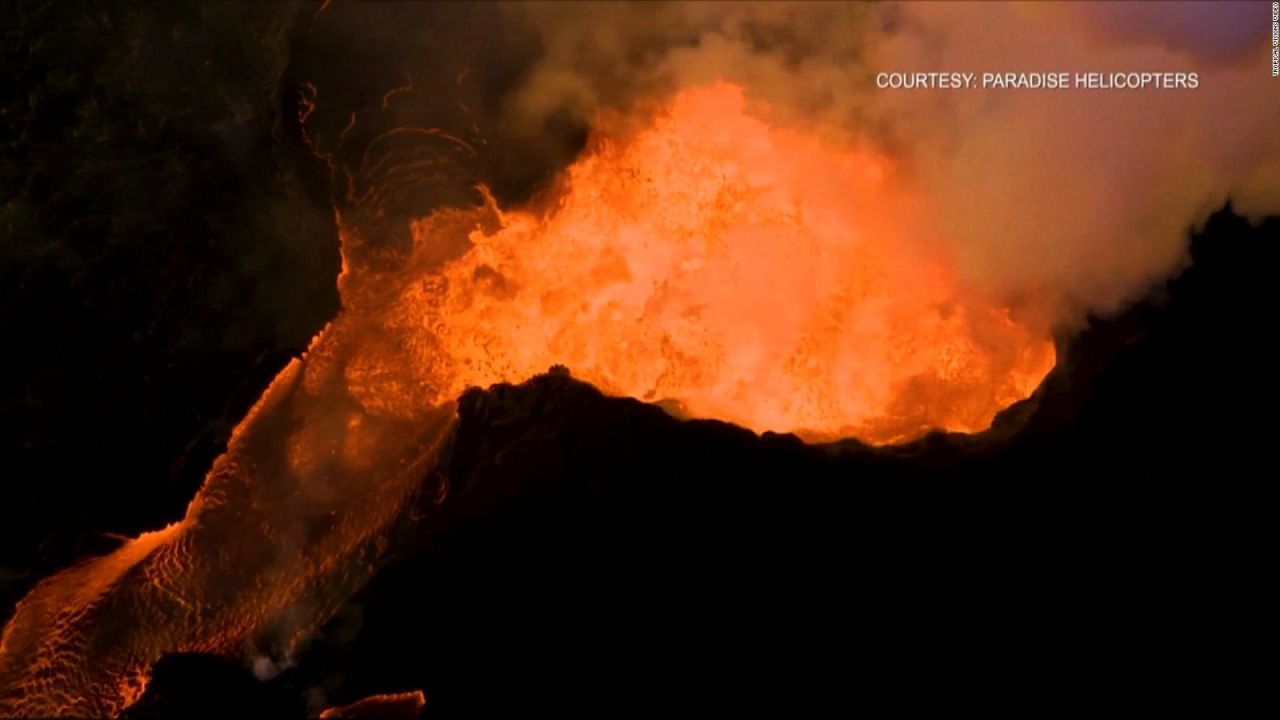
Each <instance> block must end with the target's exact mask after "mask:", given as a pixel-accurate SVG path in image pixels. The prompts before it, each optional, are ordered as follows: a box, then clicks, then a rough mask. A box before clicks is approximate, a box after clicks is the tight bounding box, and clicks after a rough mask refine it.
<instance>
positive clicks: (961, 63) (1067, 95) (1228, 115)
mask: <svg viewBox="0 0 1280 720" xmlns="http://www.w3.org/2000/svg"><path fill="white" fill-rule="evenodd" d="M505 12H506V15H507V17H508V19H509V20H511V21H512V22H513V23H516V24H518V25H520V26H521V27H523V28H529V29H531V30H532V31H533V32H534V33H535V34H536V35H537V36H538V38H539V40H540V42H541V47H542V51H543V52H542V56H541V58H540V59H539V60H538V62H537V63H536V64H535V65H534V66H533V68H532V69H531V70H530V71H529V73H528V74H527V76H526V78H525V81H524V82H523V84H522V85H520V86H519V87H518V88H517V89H516V90H515V91H514V92H513V93H511V95H510V96H509V97H508V99H507V104H506V107H505V111H506V120H507V122H508V124H509V125H510V126H511V127H515V128H521V127H523V128H531V129H536V128H541V127H544V126H545V123H546V120H547V118H549V117H553V116H563V115H565V114H569V115H571V116H572V117H574V118H577V119H579V121H580V122H582V123H583V124H586V125H590V124H591V120H592V118H593V116H594V114H595V113H598V112H599V111H601V110H602V109H606V108H613V107H618V106H626V105H629V104H635V103H643V102H646V101H648V100H650V99H656V98H660V97H662V96H664V95H665V94H666V93H669V92H671V91H673V90H675V89H679V88H682V87H688V86H691V85H698V84H706V83H710V82H714V81H716V80H728V81H731V82H735V83H738V84H740V85H742V86H743V87H745V88H746V89H747V92H748V93H749V95H750V99H751V100H753V101H754V102H755V103H756V104H757V106H758V109H759V111H761V112H767V113H769V115H770V118H771V119H772V120H775V121H778V122H783V123H788V124H801V125H805V126H807V127H808V129H810V130H814V131H817V132H820V133H821V134H822V135H823V136H824V137H827V138H829V139H830V140H831V141H832V142H838V143H851V142H853V143H871V144H873V145H875V146H877V147H878V148H879V149H880V150H881V151H884V152H887V153H889V154H890V155H891V156H892V157H894V158H895V159H896V161H897V162H898V165H899V170H900V172H901V173H903V174H904V175H905V177H906V178H907V179H908V181H909V182H910V184H911V186H912V188H913V190H914V191H915V193H916V194H917V195H918V196H919V198H920V200H919V202H920V206H919V208H918V210H917V214H918V217H913V218H910V221H911V222H912V223H920V224H921V227H923V228H924V231H925V232H927V233H930V234H931V235H934V236H936V237H937V238H938V239H940V240H941V241H943V242H944V243H946V246H947V247H949V249H950V251H951V254H952V255H953V257H954V259H955V261H956V263H957V265H958V267H959V269H960V270H961V272H962V273H963V274H964V276H965V277H966V278H967V279H968V280H969V281H970V282H971V284H972V285H973V286H975V287H977V288H980V289H982V290H983V291H984V292H988V293H992V294H994V295H997V296H999V297H1000V298H1002V299H1004V300H1006V301H1008V302H1011V303H1022V304H1024V305H1029V306H1031V307H1033V308H1034V309H1036V310H1038V311H1040V313H1042V314H1043V315H1044V316H1045V317H1046V318H1047V320H1048V321H1049V322H1051V323H1052V324H1054V325H1055V326H1057V327H1058V328H1069V327H1073V326H1077V325H1078V324H1079V323H1081V322H1082V321H1083V320H1084V318H1085V317H1086V316H1087V315H1088V314H1089V313H1094V314H1108V313H1112V312H1115V311H1117V310H1118V309H1120V308H1122V307H1123V306H1124V305H1125V304H1127V303H1129V302H1131V301H1133V300H1134V299H1136V298H1138V297H1140V296H1141V295H1142V294H1144V293H1146V292H1147V291H1148V290H1150V289H1151V287H1152V285H1153V284H1154V283H1156V282H1158V281H1160V280H1162V279H1164V278H1166V277H1168V276H1169V275H1170V274H1172V273H1173V272H1175V271H1177V270H1178V269H1179V268H1181V267H1182V266H1183V265H1184V264H1185V262H1186V259H1187V252H1186V249H1187V242H1188V237H1189V232H1190V231H1191V230H1192V229H1193V228H1194V227H1195V226H1197V225H1198V224H1200V223H1201V222H1203V220H1204V219H1205V218H1206V217H1207V216H1208V214H1209V213H1210V212H1212V211H1213V210H1215V209H1217V208H1218V207H1221V206H1222V205H1223V203H1224V202H1226V201H1227V200H1228V199H1230V200H1231V201H1232V202H1233V203H1234V206H1235V208H1236V210H1237V211H1240V212H1243V213H1245V214H1247V215H1260V214H1269V213H1273V212H1276V211H1277V210H1280V187H1277V186H1280V140H1278V139H1277V133H1276V132H1275V130H1274V126H1273V123H1271V122H1269V121H1272V120H1273V119H1274V118H1275V117H1277V116H1280V93H1276V92H1274V89H1275V88H1274V87H1273V86H1272V87H1269V86H1268V85H1267V83H1268V82H1273V79H1272V78H1271V77H1269V72H1270V67H1269V59H1268V57H1267V49H1268V47H1269V45H1268V43H1269V38H1268V35H1267V33H1268V32H1269V20H1270V18H1269V14H1268V13H1269V7H1268V6H1267V5H1266V4H1265V3H1175V4H1172V5H1169V4H1161V5H1159V6H1158V7H1157V6H1156V5H1154V4H1145V3H1126V4H1123V6H1107V5H1103V4H1095V3H1067V4H1061V5H1056V4H1043V3H1035V4H1030V3H1028V4H1012V3H1010V4H995V3H985V2H984V3H973V4H966V3H953V2H948V3H937V4H934V3H914V2H913V3H904V4H898V5H874V6H869V5H851V4H850V5H846V4H838V3H825V2H823V3H813V4H804V3H790V2H788V3H749V4H748V3H744V4H731V5H727V4H722V3H687V4H663V5H656V6H655V5H653V4H649V3H644V4H617V3H600V4H582V5H578V4H568V3H552V4H524V3H521V4H516V5H512V6H510V7H507V8H505ZM882 71H884V72H930V71H942V72H971V73H976V74H978V75H979V76H980V75H981V73H983V72H1001V73H1007V72H1068V73H1071V74H1073V75H1074V74H1075V73H1087V72H1103V73H1106V72H1165V71H1169V72H1184V73H1197V74H1198V78H1199V82H1198V85H1199V86H1198V87H1197V88H1195V89H1178V90H1154V89H1146V90H1117V89H1106V90H1097V89H1094V90H1090V89H1077V88H1072V89H1066V90H995V89H980V88H975V89H968V90H887V89H878V88H877V87H876V86H875V84H874V82H873V78H874V76H875V74H876V73H878V72H882ZM906 221H907V219H905V218H904V222H906Z"/></svg>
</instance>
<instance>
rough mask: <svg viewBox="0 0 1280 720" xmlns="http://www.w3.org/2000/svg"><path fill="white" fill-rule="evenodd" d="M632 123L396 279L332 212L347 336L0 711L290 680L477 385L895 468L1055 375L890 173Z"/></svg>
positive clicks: (325, 341)
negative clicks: (186, 663) (172, 678)
mask: <svg viewBox="0 0 1280 720" xmlns="http://www.w3.org/2000/svg"><path fill="white" fill-rule="evenodd" d="M641 120H643V122H641V123H639V124H637V125H632V126H629V127H631V128H633V129H632V130H629V131H627V132H618V131H616V129H615V132H614V133H613V134H609V132H608V131H609V128H604V131H603V133H602V134H601V135H600V136H599V137H598V139H597V141H596V143H595V145H594V146H593V150H592V151H591V152H589V153H587V154H586V155H585V156H584V157H583V158H582V159H581V160H579V161H578V162H576V163H575V164H574V165H573V166H571V167H570V168H569V169H568V172H567V174H566V176H565V178H564V179H563V182H562V184H561V187H560V189H559V191H558V192H557V193H556V194H555V195H553V196H549V197H548V198H545V199H544V201H543V202H544V203H548V204H549V206H548V207H547V208H546V209H545V210H539V209H536V208H526V209H519V210H514V211H510V212H506V213H503V212H502V211H500V210H499V209H498V208H497V206H496V204H495V203H494V202H493V200H492V198H488V202H487V203H485V204H482V205H480V206H479V207H474V208H463V209H458V208H452V209H445V210H439V211H436V212H434V213H429V214H427V215H425V216H424V217H422V218H420V219H419V220H417V221H415V222H414V223H413V226H412V230H413V238H414V246H413V247H412V248H411V250H410V251H409V252H408V253H407V254H404V255H400V254H396V253H394V252H392V253H386V252H383V251H382V249H381V246H380V245H379V243H378V242H376V241H377V240H378V238H368V237H364V236H363V235H362V231H361V230H360V228H359V227H358V223H348V222H344V220H343V218H341V217H339V228H340V233H341V240H342V251H343V260H344V262H343V271H342V275H341V276H340V277H339V288H340V290H341V292H342V301H343V309H342V312H341V313H340V315H339V316H338V317H337V318H336V319H335V320H334V321H333V322H332V323H330V325H329V326H328V327H326V328H325V329H324V330H323V331H321V332H320V333H319V334H318V335H317V336H316V337H315V339H314V340H313V341H312V344H311V346H310V348H309V349H308V350H307V352H306V353H305V354H304V355H303V357H301V358H299V359H298V360H295V361H294V362H292V363H291V364H290V365H289V366H288V367H286V368H285V369H284V370H282V371H281V373H280V374H279V376H277V378H276V379H275V381H274V382H273V383H272V385H271V386H270V387H269V388H268V389H267V390H266V392H264V394H263V396H262V398H261V399H260V400H259V401H258V404H257V405H256V406H255V407H254V408H253V410H251V411H250V412H249V414H248V415H247V416H246V417H245V419H244V420H242V421H241V423H240V424H239V425H238V426H237V428H236V430H235V432H234V433H233V434H232V436H231V439H230V442H229V443H228V447H227V452H226V453H225V454H224V455H223V456H222V457H220V458H219V459H218V460H217V461H215V463H214V465H213V468H212V469H211V470H210V472H209V474H208V476H207V477H206V479H205V483H204V485H203V486H202V487H201V489H200V492H199V493H198V494H197V495H196V497H195V498H194V499H193V500H192V502H191V504H190V506H189V507H188V510H187V515H186V517H185V518H184V519H183V520H182V521H180V522H178V523H175V524H173V525H171V526H170V527H168V528H165V529H164V530H160V531H157V532H154V533H147V534H144V535H142V536H141V537H139V538H137V539H135V540H132V541H130V542H128V543H126V544H125V545H123V546H122V547H121V548H119V549H117V550H116V551H115V552H114V553H111V554H110V555H107V556H104V557H99V558H93V559H90V560H87V561H85V562H83V563H80V564H78V565H75V566H73V567H71V568H68V569H66V570H64V571H62V572H61V573H58V574H56V575H54V576H52V577H49V578H46V579H45V580H43V581H41V582H40V583H39V584H38V585H37V586H36V587H35V588H34V589H33V590H32V591H31V593H29V594H28V595H27V597H25V598H24V599H23V600H22V601H21V602H20V603H19V604H18V606H17V608H16V610H15V611H14V615H13V617H12V619H11V620H10V622H9V624H8V625H7V626H6V627H5V630H4V633H3V635H2V636H0V716H19V717H25V716H34V715H40V716H67V715H73V716H92V717H98V716H109V715H114V714H116V713H118V712H120V711H121V710H122V709H124V708H125V707H126V706H127V705H128V704H129V703H130V702H132V701H133V700H135V699H136V698H137V697H138V696H139V695H140V694H141V693H142V691H143V689H144V688H145V685H146V683H147V680H148V673H149V671H150V667H151V665H152V663H154V662H155V661H156V660H157V659H159V658H160V657H161V655H163V654H164V653H167V652H175V651H201V652H214V653H221V654H225V655H235V654H238V653H243V652H245V648H246V647H265V648H269V649H272V650H274V651H275V652H276V653H277V654H279V655H281V656H285V657H288V656H289V655H290V654H291V653H292V652H293V651H294V650H295V649H296V647H297V646H298V644H299V643H300V642H301V641H302V640H303V639H305V638H306V637H307V636H308V635H309V634H310V633H311V632H312V631H314V630H315V628H317V627H318V626H319V625H320V624H321V623H323V622H324V621H325V619H326V618H327V617H329V615H330V614H332V613H333V612H334V611H335V610H336V609H337V608H338V607H340V605H341V603H342V602H343V601H344V600H345V599H346V598H347V597H348V596H349V595H350V594H351V593H352V592H354V591H355V590H356V589H358V588H359V587H360V586H361V585H362V584H363V583H364V582H365V581H367V579H368V578H369V577H370V576H371V574H372V573H373V572H374V570H375V569H376V566H377V560H378V558H379V557H380V554H381V551H382V547H383V544H384V542H385V534H386V530H387V528H389V527H391V526H392V524H393V523H395V522H397V520H398V519H399V518H400V517H401V516H402V513H403V512H404V509H405V508H406V506H408V504H409V501H410V499H411V498H413V497H414V496H415V493H418V492H420V491H421V490H423V487H422V485H423V482H424V478H425V477H427V476H428V472H429V471H430V469H431V468H432V467H433V466H434V464H435V463H436V462H437V460H438V458H439V453H440V452H441V451H442V449H443V448H444V447H446V441H447V439H448V437H449V436H450V434H451V433H452V430H453V427H454V424H455V422H456V414H455V413H454V411H453V406H452V402H453V400H454V399H455V398H456V397H457V396H458V395H459V393H461V392H462V391H463V390H464V389H465V388H467V387H468V386H472V385H489V384H491V383H495V382H499V381H523V380H525V379H526V378H528V377H530V376H532V375H534V374H537V373H540V372H544V371H546V370H547V369H548V368H549V367H550V366H552V365H555V364H564V365H567V366H568V367H569V368H570V369H571V371H572V372H573V373H574V374H575V375H576V376H578V377H579V378H582V379H585V380H587V381H589V382H591V383H593V384H595V385H597V386H598V387H600V388H601V389H603V390H605V391H606V392H610V393H613V394H617V395H630V396H634V397H637V398H641V399H644V400H650V401H655V402H659V401H665V402H664V404H666V405H667V406H668V407H671V406H672V405H678V406H680V407H682V408H683V412H684V413H686V414H688V415H691V416H698V417H714V418H720V419H723V420H728V421H731V422H735V423H739V424H741V425H744V426H747V427H750V428H753V429H756V430H777V431H797V432H799V433H800V434H802V435H803V436H805V437H807V438H809V439H827V438H832V437H837V436H856V437H858V438H861V439H863V440H865V441H867V442H871V443H878V444H883V443H893V442H899V441H905V440H909V439H911V438H914V437H918V436H920V435H922V434H923V433H925V432H927V431H928V430H929V429H931V428H941V429H946V430H957V431H977V430H981V429H983V428H986V427H987V426H988V425H990V423H991V421H992V418H993V416H994V415H995V413H996V412H998V411H999V410H1000V409H1001V408H1004V407H1006V406H1008V405H1009V404H1011V403H1013V402H1015V401H1017V400H1020V399H1022V398H1025V397H1026V396H1027V395H1029V394H1030V393H1031V392H1032V391H1033V390H1034V389H1035V387H1036V386H1037V384H1038V383H1039V382H1040V380H1041V379H1042V378H1043V377H1044V375H1045V373H1047V372H1048V371H1049V369H1050V368H1051V367H1052V366H1053V363H1054V349H1053V344H1052V343H1051V342H1050V340H1049V339H1048V337H1047V333H1044V332H1037V331H1036V330H1035V329H1034V328H1032V327H1028V326H1026V325H1023V324H1020V323H1019V322H1017V321H1015V320H1014V319H1013V317H1012V316H1011V314H1010V312H1009V310H1008V309H1006V308H1005V307H1003V306H1002V305H1000V304H999V303H996V302H994V301H992V300H991V299H990V298H986V297H984V296H983V295H982V294H981V293H979V292H977V291H975V289H973V288H966V287H964V286H962V285H961V284H960V283H959V282H958V281H957V279H956V277H955V275H954V274H953V272H952V271H951V269H950V267H949V264H948V259H947V257H946V255H945V253H943V252H941V251H940V250H939V248H940V247H941V245H940V244H939V243H937V242H935V241H933V240H931V239H930V238H927V237H922V236H921V234H920V233H918V232H916V231H914V230H913V229H912V223H911V222H909V219H910V218H911V217H912V208H913V203H912V196H911V193H910V192H908V191H907V190H906V189H905V188H904V187H903V185H902V183H901V182H900V181H899V180H898V179H897V177H896V175H895V169H894V167H893V164H892V163H891V162H889V161H888V160H887V159H886V158H884V157H881V156H879V155H877V154H875V153H873V152H869V151H866V150H860V149H840V148H833V147H830V146H828V145H825V144H824V143H823V142H821V141H819V140H818V139H817V138H814V137H810V136H807V135H805V134H803V133H801V132H799V131H796V130H791V129H783V128H774V127H770V126H769V125H768V124H766V123H765V122H763V121H761V120H760V119H757V118H755V117H753V116H752V115H751V114H750V113H748V112H747V109H746V105H745V101H744V97H743V93H742V91H741V90H739V89H738V88H735V87H733V86H729V85H717V86H714V87H711V88H704V89H698V90H689V91H685V92H683V93H681V94H680V95H678V96H677V97H676V98H675V99H674V101H673V103H672V104H671V105H670V106H669V107H668V108H667V109H666V110H664V111H661V112H658V113H656V114H655V115H654V116H653V117H649V118H641ZM431 137H432V138H436V139H441V140H442V141H445V142H448V141H450V139H449V138H448V137H447V136H444V135H442V134H435V135H431ZM486 197H487V195H486ZM360 209H361V208H356V209H355V210H360ZM375 211H376V208H375ZM333 712H334V713H338V712H339V710H334V711H333Z"/></svg>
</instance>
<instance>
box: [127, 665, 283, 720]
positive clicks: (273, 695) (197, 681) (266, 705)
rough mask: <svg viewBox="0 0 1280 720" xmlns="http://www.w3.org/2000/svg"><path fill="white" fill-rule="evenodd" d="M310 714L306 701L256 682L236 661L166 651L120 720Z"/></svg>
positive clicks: (270, 719)
mask: <svg viewBox="0 0 1280 720" xmlns="http://www.w3.org/2000/svg"><path fill="white" fill-rule="evenodd" d="M304 717H306V712H305V708H304V706H303V704H302V701H301V699H300V698H298V697H297V696H294V695H291V694H289V693H287V692H283V691H282V690H280V689H279V688H277V687H276V686H274V685H268V684H265V683H260V682H258V680H257V678H255V677H254V676H253V674H252V673H250V672H249V671H248V670H246V669H244V668H243V667H241V666H240V665H239V664H237V663H233V662H230V661H228V660H224V659H222V658H219V657H215V656H213V655H201V654H196V653H190V654H185V653H184V654H177V655H166V656H165V657H163V658H161V659H160V660H159V662H157V663H156V664H155V666H154V667H152V673H151V682H150V683H149V684H148V685H147V690H146V692H145V693H143V695H142V697H141V698H139V699H138V702H136V703H134V704H133V705H132V706H131V707H130V708H129V709H128V710H127V711H125V713H124V715H123V716H122V720H162V719H163V720H170V719H172V720H178V719H179V718H183V719H185V720H203V719H205V718H208V719H209V720H214V718H217V719H218V720H224V719H225V718H244V719H245V720H256V719H258V718H261V720H289V719H290V718H299V719H301V718H304Z"/></svg>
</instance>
